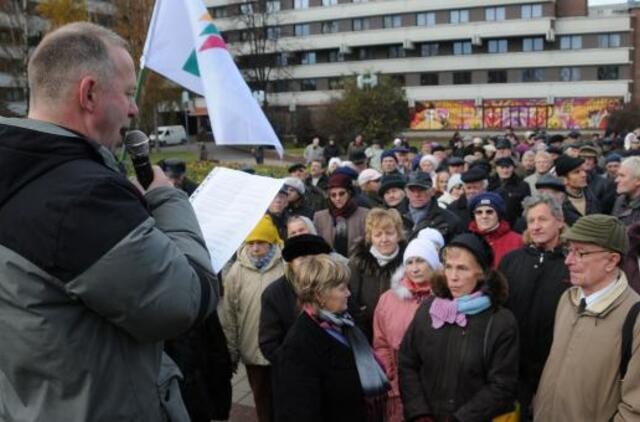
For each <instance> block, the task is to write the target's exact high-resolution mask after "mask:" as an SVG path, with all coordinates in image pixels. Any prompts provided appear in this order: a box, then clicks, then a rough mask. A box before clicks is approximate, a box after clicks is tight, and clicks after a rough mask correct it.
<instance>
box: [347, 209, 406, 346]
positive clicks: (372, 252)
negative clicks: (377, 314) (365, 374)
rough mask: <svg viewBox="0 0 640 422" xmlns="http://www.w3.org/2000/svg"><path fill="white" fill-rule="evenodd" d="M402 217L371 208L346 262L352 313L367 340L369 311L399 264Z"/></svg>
mask: <svg viewBox="0 0 640 422" xmlns="http://www.w3.org/2000/svg"><path fill="white" fill-rule="evenodd" d="M404 246H405V243H404V231H403V226H402V217H401V216H400V214H399V213H398V211H396V210H394V209H390V210H383V209H381V208H374V209H372V210H371V211H370V212H369V215H367V220H366V231H365V238H364V240H363V241H362V242H360V243H359V244H358V245H357V246H356V249H355V251H354V253H353V255H352V256H351V258H350V259H349V268H350V269H351V280H350V281H349V288H350V290H351V294H352V297H351V299H352V306H353V309H352V313H353V314H354V317H355V320H356V323H357V324H358V327H360V329H361V330H362V331H363V332H364V333H365V335H366V336H367V338H368V339H369V340H371V338H372V337H373V311H374V310H375V308H376V304H377V303H378V299H379V298H380V295H381V294H382V293H384V292H385V291H387V290H388V289H389V287H391V276H392V275H393V273H394V272H395V271H396V269H397V268H398V267H399V266H400V265H402V253H403V250H404Z"/></svg>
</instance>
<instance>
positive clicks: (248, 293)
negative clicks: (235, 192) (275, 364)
mask: <svg viewBox="0 0 640 422" xmlns="http://www.w3.org/2000/svg"><path fill="white" fill-rule="evenodd" d="M279 243H280V238H279V237H278V231H277V230H276V228H275V226H274V225H273V223H272V222H271V219H269V218H268V217H267V216H265V217H263V218H262V220H260V222H259V223H258V225H257V226H256V227H255V228H254V229H253V231H252V232H251V233H250V234H249V236H247V238H246V239H245V242H244V245H243V246H242V248H241V249H240V251H239V252H238V259H237V260H236V262H235V263H234V264H233V266H232V267H231V269H230V270H229V273H228V274H227V276H226V277H225V282H224V291H225V295H224V301H223V302H222V313H221V323H222V329H223V331H224V334H225V336H226V338H227V345H228V348H229V353H230V354H231V361H232V362H233V363H234V364H235V365H237V364H238V361H240V360H242V363H244V364H245V367H246V369H247V376H248V377H249V385H250V386H251V391H252V392H253V397H254V401H255V404H256V412H257V414H258V420H259V421H260V422H266V421H270V420H271V415H272V406H271V369H270V367H269V361H268V360H267V359H265V357H264V355H263V354H262V352H261V351H260V349H259V347H258V323H259V320H260V310H261V308H260V296H261V295H262V293H263V292H264V290H265V289H266V287H267V286H269V284H271V283H272V282H273V281H274V280H276V279H278V278H279V277H281V276H282V275H283V274H284V262H283V261H282V254H281V252H280V246H279Z"/></svg>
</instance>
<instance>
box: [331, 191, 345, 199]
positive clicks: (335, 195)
mask: <svg viewBox="0 0 640 422" xmlns="http://www.w3.org/2000/svg"><path fill="white" fill-rule="evenodd" d="M346 194H347V192H346V191H338V192H331V193H330V194H329V198H342V197H343V196H345V195H346Z"/></svg>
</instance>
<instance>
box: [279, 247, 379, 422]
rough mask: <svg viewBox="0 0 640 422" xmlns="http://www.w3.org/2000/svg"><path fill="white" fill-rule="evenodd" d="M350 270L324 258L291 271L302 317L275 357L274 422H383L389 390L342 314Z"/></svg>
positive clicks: (307, 260)
mask: <svg viewBox="0 0 640 422" xmlns="http://www.w3.org/2000/svg"><path fill="white" fill-rule="evenodd" d="M348 281H349V268H348V267H347V266H345V265H342V264H340V263H338V262H336V261H334V260H333V259H331V258H330V257H328V256H326V255H315V256H306V257H303V258H302V259H301V260H300V262H299V264H298V267H297V270H296V282H295V283H296V285H297V286H298V288H299V296H298V297H299V300H300V303H301V304H302V310H303V311H302V313H301V314H300V316H298V318H297V320H296V322H295V323H294V324H293V326H292V327H291V330H290V331H289V334H288V335H287V337H286V339H285V341H284V343H283V344H282V347H281V351H280V354H279V356H278V363H277V365H276V368H277V379H278V383H279V385H278V394H277V395H276V398H275V400H276V403H277V404H276V420H277V421H280V422H288V421H295V422H298V421H310V422H315V421H327V422H341V421H344V422H365V421H382V420H383V417H384V400H385V395H386V392H387V390H388V388H389V383H388V380H387V378H386V376H385V374H384V371H383V369H382V368H381V366H380V364H379V363H378V361H377V360H376V358H375V356H374V354H373V350H372V349H371V347H370V346H369V344H368V343H367V340H366V339H365V337H364V335H363V334H362V332H360V330H359V329H358V328H357V327H356V326H355V325H354V323H353V320H352V319H351V318H350V317H349V315H348V314H347V313H346V310H347V300H348V298H349V295H350V293H349V289H348V287H347V282H348Z"/></svg>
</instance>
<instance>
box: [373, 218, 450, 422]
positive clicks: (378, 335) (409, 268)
mask: <svg viewBox="0 0 640 422" xmlns="http://www.w3.org/2000/svg"><path fill="white" fill-rule="evenodd" d="M425 230H432V229H425ZM434 231H435V230H434ZM435 232H436V233H438V234H440V232H438V231H435ZM440 238H442V235H440ZM403 263H404V265H403V266H402V267H400V268H398V269H397V270H396V272H395V274H394V275H393V278H392V279H391V289H390V290H388V291H386V292H385V293H383V294H382V296H381V297H380V300H379V301H378V305H377V306H376V310H375V313H374V315H373V349H374V350H375V352H376V355H377V356H378V357H379V358H380V359H381V360H382V364H383V366H384V367H385V370H386V373H387V377H388V378H389V381H390V382H391V390H390V391H389V394H388V397H387V405H386V414H387V418H386V420H387V421H388V422H402V421H403V420H404V419H403V415H402V402H401V400H400V389H399V386H398V351H399V349H400V343H401V342H402V338H403V337H404V333H405V332H406V331H407V328H408V327H409V324H411V321H412V320H413V317H414V315H415V313H416V311H417V310H418V308H419V307H420V305H421V304H422V302H424V301H425V300H426V299H428V298H430V297H431V278H432V277H433V274H434V272H435V271H439V270H441V269H442V265H441V264H440V258H439V257H438V250H437V249H436V246H435V244H434V243H433V242H431V241H429V240H428V239H426V238H424V237H422V238H421V237H420V236H418V237H417V238H416V239H414V240H412V241H411V242H409V245H408V246H407V249H406V250H405V251H404V258H403Z"/></svg>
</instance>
